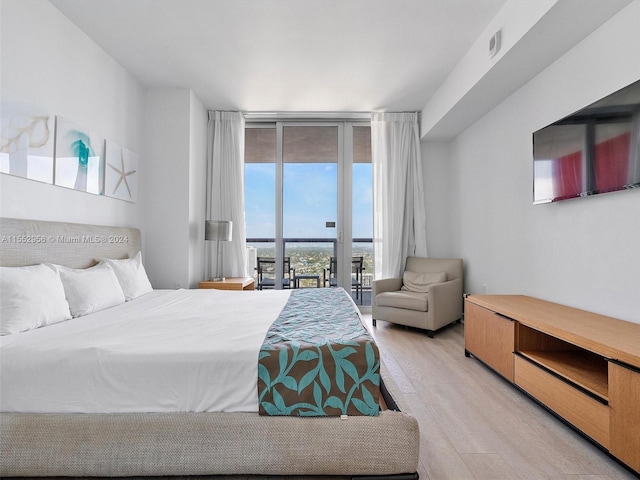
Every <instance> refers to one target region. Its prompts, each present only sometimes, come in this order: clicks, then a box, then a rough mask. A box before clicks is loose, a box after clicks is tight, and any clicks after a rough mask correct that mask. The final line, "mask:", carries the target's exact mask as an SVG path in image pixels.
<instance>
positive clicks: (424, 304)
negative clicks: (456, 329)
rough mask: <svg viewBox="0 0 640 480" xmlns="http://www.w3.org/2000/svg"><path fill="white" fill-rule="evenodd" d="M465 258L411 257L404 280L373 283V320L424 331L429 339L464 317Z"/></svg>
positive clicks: (408, 260) (374, 323)
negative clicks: (463, 261) (463, 262)
mask: <svg viewBox="0 0 640 480" xmlns="http://www.w3.org/2000/svg"><path fill="white" fill-rule="evenodd" d="M462 270H463V265H462V259H461V258H421V257H408V258H407V264H406V267H405V271H404V273H403V276H402V278H386V279H383V280H374V281H373V282H372V293H371V297H372V302H371V303H372V320H373V325H374V326H375V325H376V321H377V320H385V321H387V322H392V323H398V324H400V325H405V326H410V327H416V328H421V329H424V330H426V331H427V336H429V337H430V338H433V334H434V332H435V331H436V330H438V329H439V328H442V327H444V326H445V325H448V324H450V323H452V322H455V321H456V320H459V319H460V318H462V308H463V298H462V284H463V276H462V275H463V273H462Z"/></svg>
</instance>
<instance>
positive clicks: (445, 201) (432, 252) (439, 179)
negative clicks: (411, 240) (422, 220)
mask: <svg viewBox="0 0 640 480" xmlns="http://www.w3.org/2000/svg"><path fill="white" fill-rule="evenodd" d="M420 153H421V155H422V160H423V169H422V174H423V176H424V180H423V182H424V183H423V184H424V194H425V202H426V214H427V254H428V255H429V256H430V257H439V258H445V257H450V256H451V254H452V249H451V218H450V212H451V207H450V205H451V202H452V201H453V200H454V198H453V196H452V192H451V188H450V185H451V178H450V175H451V171H450V169H449V165H450V159H449V147H448V144H446V143H439V142H427V141H423V142H421V144H420Z"/></svg>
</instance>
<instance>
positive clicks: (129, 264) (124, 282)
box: [102, 252, 153, 302]
mask: <svg viewBox="0 0 640 480" xmlns="http://www.w3.org/2000/svg"><path fill="white" fill-rule="evenodd" d="M102 263H107V264H109V265H111V268H113V271H114V272H115V274H116V277H117V278H118V282H120V286H121V287H122V291H123V292H124V298H125V300H126V301H127V302H128V301H129V300H133V299H134V298H136V297H139V296H140V295H144V294H146V293H149V292H152V291H153V287H152V286H151V283H150V282H149V278H148V277H147V272H146V271H145V269H144V265H142V253H141V252H138V254H137V255H136V256H135V257H134V258H129V259H124V260H113V259H111V258H105V259H102Z"/></svg>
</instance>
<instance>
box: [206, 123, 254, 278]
mask: <svg viewBox="0 0 640 480" xmlns="http://www.w3.org/2000/svg"><path fill="white" fill-rule="evenodd" d="M206 215H207V220H231V221H232V222H233V225H232V235H231V241H230V242H220V251H221V258H222V265H221V268H220V273H221V274H222V275H223V276H226V277H245V276H247V266H246V265H247V248H246V246H247V241H246V230H245V222H244V117H243V116H242V113H240V112H209V129H208V138H207V211H206ZM205 243H206V245H205V252H206V253H205V259H206V265H207V271H206V275H207V278H211V277H212V276H214V275H213V274H214V273H215V272H216V271H217V270H216V267H217V265H216V262H217V259H216V255H215V249H216V245H215V242H212V241H207V242H205Z"/></svg>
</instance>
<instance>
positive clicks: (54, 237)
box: [0, 218, 141, 268]
mask: <svg viewBox="0 0 640 480" xmlns="http://www.w3.org/2000/svg"><path fill="white" fill-rule="evenodd" d="M140 247H141V240H140V230H139V229H137V228H128V227H108V226H100V225H84V224H80V223H62V222H45V221H40V220H24V219H20V218H0V265H2V266H7V267H20V266H24V265H36V264H38V263H43V262H51V263H56V264H58V265H64V266H67V267H72V268H86V267H90V266H92V265H95V264H96V263H97V262H98V260H99V259H100V258H133V257H134V256H135V255H136V253H138V252H139V251H140V250H141V248H140Z"/></svg>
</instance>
